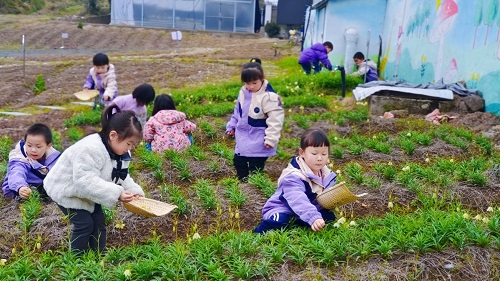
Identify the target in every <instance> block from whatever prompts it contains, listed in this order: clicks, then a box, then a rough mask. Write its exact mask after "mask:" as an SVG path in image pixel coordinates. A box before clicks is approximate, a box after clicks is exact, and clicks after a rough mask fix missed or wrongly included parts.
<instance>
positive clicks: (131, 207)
mask: <svg viewBox="0 0 500 281" xmlns="http://www.w3.org/2000/svg"><path fill="white" fill-rule="evenodd" d="M123 207H125V209H127V210H128V211H129V212H132V213H134V214H138V215H141V216H145V217H148V218H151V217H159V216H164V215H166V214H168V213H170V212H172V211H173V210H174V209H175V208H177V206H175V205H172V204H168V203H165V202H162V201H158V200H154V199H149V198H144V197H141V198H139V199H134V200H132V201H130V202H123Z"/></svg>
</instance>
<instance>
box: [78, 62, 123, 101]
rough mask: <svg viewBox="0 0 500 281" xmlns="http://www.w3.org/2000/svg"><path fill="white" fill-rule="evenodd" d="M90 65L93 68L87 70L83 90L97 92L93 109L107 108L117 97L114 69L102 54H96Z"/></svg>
mask: <svg viewBox="0 0 500 281" xmlns="http://www.w3.org/2000/svg"><path fill="white" fill-rule="evenodd" d="M92 63H93V64H94V67H92V68H91V69H90V70H89V73H88V75H87V78H86V79H85V83H84V84H83V89H84V90H98V91H99V95H98V96H97V97H95V99H94V108H96V107H98V106H107V105H109V103H110V102H111V101H112V100H113V99H114V98H115V97H116V96H117V95H118V85H117V83H116V74H115V67H114V65H112V64H111V63H109V58H108V56H107V55H106V54H103V53H98V54H96V55H95V56H94V57H93V58H92Z"/></svg>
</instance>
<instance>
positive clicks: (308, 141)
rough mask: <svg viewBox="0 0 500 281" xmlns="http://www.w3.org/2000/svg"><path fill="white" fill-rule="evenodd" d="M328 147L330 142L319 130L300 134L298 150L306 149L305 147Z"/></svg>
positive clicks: (310, 130)
mask: <svg viewBox="0 0 500 281" xmlns="http://www.w3.org/2000/svg"><path fill="white" fill-rule="evenodd" d="M309 146H312V147H321V146H327V147H330V140H329V139H328V136H327V135H326V134H325V132H323V131H322V130H320V129H309V130H307V131H305V132H304V133H303V134H302V137H301V138H300V148H302V149H304V150H305V149H306V148H307V147H309Z"/></svg>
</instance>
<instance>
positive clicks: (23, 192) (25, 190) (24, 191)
mask: <svg viewBox="0 0 500 281" xmlns="http://www.w3.org/2000/svg"><path fill="white" fill-rule="evenodd" d="M30 195H31V188H29V187H27V186H23V187H21V188H19V197H21V198H23V199H26V198H28V197H30Z"/></svg>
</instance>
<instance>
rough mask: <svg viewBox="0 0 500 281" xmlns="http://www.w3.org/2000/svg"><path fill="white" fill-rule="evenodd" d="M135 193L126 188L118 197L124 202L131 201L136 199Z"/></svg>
mask: <svg viewBox="0 0 500 281" xmlns="http://www.w3.org/2000/svg"><path fill="white" fill-rule="evenodd" d="M135 195H137V194H135ZM135 195H134V194H133V193H132V192H130V191H127V190H125V191H123V192H122V194H120V198H118V200H120V201H122V202H130V201H132V200H134V197H135Z"/></svg>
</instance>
